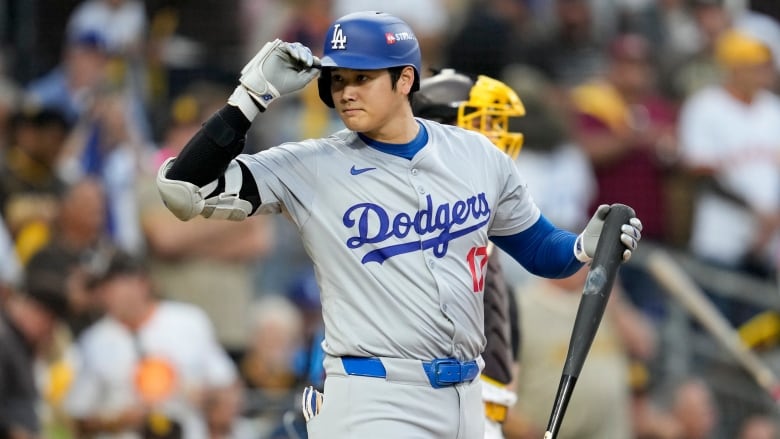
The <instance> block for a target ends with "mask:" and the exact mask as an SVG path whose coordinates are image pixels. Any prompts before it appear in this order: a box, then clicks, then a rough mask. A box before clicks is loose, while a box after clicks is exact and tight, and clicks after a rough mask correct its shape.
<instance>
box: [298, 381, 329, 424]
mask: <svg viewBox="0 0 780 439" xmlns="http://www.w3.org/2000/svg"><path fill="white" fill-rule="evenodd" d="M323 400H324V395H323V394H322V393H320V392H319V391H318V390H317V389H315V388H314V387H312V386H307V387H306V388H305V389H303V395H301V411H302V412H303V418H304V419H305V420H306V422H309V421H310V420H311V419H312V418H313V417H315V416H317V415H318V414H319V413H320V409H321V408H322V402H323Z"/></svg>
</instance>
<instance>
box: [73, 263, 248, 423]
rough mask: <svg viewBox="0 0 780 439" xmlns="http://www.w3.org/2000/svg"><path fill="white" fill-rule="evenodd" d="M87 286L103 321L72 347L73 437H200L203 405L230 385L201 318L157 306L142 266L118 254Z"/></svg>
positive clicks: (173, 306)
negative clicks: (151, 432) (153, 433)
mask: <svg viewBox="0 0 780 439" xmlns="http://www.w3.org/2000/svg"><path fill="white" fill-rule="evenodd" d="M93 282H94V286H95V288H96V294H98V295H99V297H100V299H101V300H102V302H103V306H104V308H105V310H106V316H105V317H103V318H102V319H100V320H99V321H98V322H97V323H95V324H94V325H93V326H92V327H90V328H89V329H87V331H86V332H85V333H84V334H83V336H82V338H81V340H80V342H79V343H78V346H77V353H76V355H77V358H78V364H79V367H78V369H77V374H76V379H75V382H74V385H73V387H72V389H71V391H70V392H69V394H68V397H67V399H66V404H65V407H66V409H67V411H68V412H69V413H70V415H71V416H73V417H74V419H75V420H76V425H77V427H78V430H79V434H81V435H91V434H95V435H99V436H101V437H117V438H119V437H128V438H133V437H135V438H137V437H141V436H139V432H141V431H143V430H144V429H150V428H153V427H155V426H157V427H159V426H160V425H164V426H167V427H168V428H169V429H172V430H169V431H176V430H177V429H178V428H180V429H181V432H182V434H183V436H181V437H186V438H200V437H206V431H207V426H206V423H205V421H204V413H203V411H202V409H203V403H204V401H205V400H206V399H207V398H208V397H209V395H210V392H211V391H212V390H214V389H223V390H224V389H227V388H231V387H234V386H235V384H236V380H237V373H236V370H235V366H234V365H233V363H232V362H231V360H230V358H229V357H228V356H227V355H226V354H225V352H224V351H223V350H222V348H221V347H220V346H219V345H218V343H217V341H216V339H215V337H214V334H213V332H212V331H213V330H212V327H211V324H210V322H209V321H208V318H207V317H206V315H205V314H204V313H203V312H202V311H200V310H199V309H197V308H195V307H193V306H191V305H186V304H181V303H174V302H168V301H160V300H158V299H157V298H156V297H155V294H154V292H153V287H152V284H151V281H150V279H149V276H148V273H147V271H146V268H145V266H144V264H143V262H142V261H140V260H139V259H137V258H134V257H131V256H129V255H127V254H126V253H122V252H119V253H116V254H114V255H113V256H112V257H111V258H110V260H109V261H108V264H107V266H106V267H105V269H104V270H103V271H102V272H100V273H97V274H96V275H95V277H94V279H93ZM161 419H162V420H163V423H162V424H160V423H159V422H160V420H161ZM155 420H156V421H155ZM153 421H154V422H153ZM159 433H160V431H157V434H159Z"/></svg>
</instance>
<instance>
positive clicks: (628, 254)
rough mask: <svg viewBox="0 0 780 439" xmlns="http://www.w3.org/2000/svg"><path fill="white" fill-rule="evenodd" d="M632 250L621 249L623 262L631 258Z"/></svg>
mask: <svg viewBox="0 0 780 439" xmlns="http://www.w3.org/2000/svg"><path fill="white" fill-rule="evenodd" d="M631 255H632V252H631V250H629V249H625V250H623V262H628V260H629V259H631Z"/></svg>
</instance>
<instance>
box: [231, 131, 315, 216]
mask: <svg viewBox="0 0 780 439" xmlns="http://www.w3.org/2000/svg"><path fill="white" fill-rule="evenodd" d="M316 148H317V146H316V144H315V143H314V142H311V141H308V142H302V143H286V144H283V145H279V146H277V147H274V148H271V149H268V150H266V151H262V152H259V153H256V154H252V155H249V154H242V155H240V156H238V158H237V160H238V161H240V162H241V163H243V164H244V165H246V166H247V168H248V169H249V171H250V173H251V174H252V177H253V178H254V180H255V183H256V184H257V190H258V192H259V194H260V206H259V208H258V209H257V213H261V214H269V213H282V212H284V213H286V214H289V215H290V217H291V218H292V220H293V221H294V222H295V223H296V225H298V227H301V226H302V225H303V224H304V223H305V222H306V220H307V219H308V217H309V215H310V212H311V206H312V204H313V202H314V198H315V191H314V187H315V182H314V181H313V180H314V179H315V178H316V176H317V172H318V169H317V153H316Z"/></svg>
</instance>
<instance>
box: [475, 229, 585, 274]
mask: <svg viewBox="0 0 780 439" xmlns="http://www.w3.org/2000/svg"><path fill="white" fill-rule="evenodd" d="M576 239H577V235H575V234H574V233H571V232H569V231H566V230H562V229H559V228H557V227H555V226H554V225H553V224H552V223H551V222H550V221H549V220H548V219H547V218H545V217H544V215H542V216H540V217H539V220H538V221H536V222H535V223H534V225H532V226H531V227H529V228H528V229H526V230H523V231H522V232H520V233H517V234H514V235H509V236H491V237H490V240H491V241H493V243H494V244H496V245H497V246H498V248H500V249H501V250H503V251H505V252H507V253H508V254H509V255H510V256H512V257H513V258H514V259H515V260H516V261H517V262H519V263H520V265H522V266H523V267H524V268H525V269H526V270H528V271H529V272H531V273H532V274H535V275H537V276H542V277H547V278H559V279H560V278H564V277H569V276H571V275H572V274H574V273H576V272H577V270H579V269H580V268H581V267H582V265H583V264H582V262H580V261H579V260H577V258H575V257H574V241H575V240H576Z"/></svg>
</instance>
